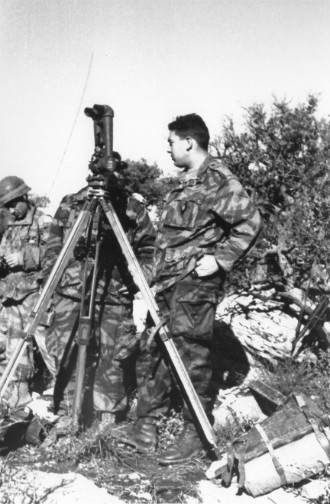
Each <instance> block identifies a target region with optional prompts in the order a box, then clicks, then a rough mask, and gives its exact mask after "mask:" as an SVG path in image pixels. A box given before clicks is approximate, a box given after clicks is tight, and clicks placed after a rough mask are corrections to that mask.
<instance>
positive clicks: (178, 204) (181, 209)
mask: <svg viewBox="0 0 330 504" xmlns="http://www.w3.org/2000/svg"><path fill="white" fill-rule="evenodd" d="M201 203H202V200H201V199H199V198H189V199H185V200H181V199H177V200H174V201H172V202H171V204H170V208H169V209H168V210H167V212H166V215H165V216H164V225H165V226H169V227H174V228H178V229H193V228H194V227H195V223H196V219H197V216H198V213H199V209H200V206H201Z"/></svg>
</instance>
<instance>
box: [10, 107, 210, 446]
mask: <svg viewBox="0 0 330 504" xmlns="http://www.w3.org/2000/svg"><path fill="white" fill-rule="evenodd" d="M85 114H86V115H87V116H89V117H91V118H92V119H93V121H94V136H95V152H94V156H93V157H92V161H91V163H90V165H89V167H90V169H91V171H92V172H93V174H94V176H92V177H91V178H90V179H89V187H90V188H91V191H90V192H91V198H90V199H89V200H87V201H86V202H85V204H84V206H83V208H82V210H81V212H80V214H79V215H78V218H77V220H76V222H75V224H74V226H73V228H72V231H71V233H70V235H69V237H68V238H67V240H66V242H65V244H64V246H63V248H62V250H61V252H60V254H59V256H58V258H57V261H56V263H55V265H54V267H53V269H52V272H51V274H50V275H49V278H48V280H47V282H46V284H45V286H44V288H43V290H42V292H41V294H40V297H39V299H38V302H37V303H36V305H35V307H34V309H33V310H32V312H31V314H30V316H29V320H28V322H27V324H26V327H25V329H24V335H23V338H22V340H21V341H20V342H19V343H18V345H17V347H16V349H15V351H14V353H13V355H12V356H11V358H10V360H9V362H8V364H7V367H6V369H5V371H4V373H3V376H2V378H1V380H0V398H1V397H2V396H3V394H4V392H5V390H6V387H7V386H8V383H9V381H10V380H11V378H12V376H13V374H14V372H15V370H16V367H17V365H18V363H19V359H20V357H21V355H22V354H23V352H24V350H25V347H26V345H27V344H28V340H29V338H30V337H31V336H32V335H33V334H34V332H35V330H36V328H37V325H38V323H39V322H40V320H41V317H42V314H43V312H44V311H45V310H46V308H47V306H48V303H49V301H50V299H51V297H52V294H53V292H54V290H55V288H56V286H57V284H58V282H59V280H60V278H61V276H62V274H63V273H64V270H65V268H66V266H67V264H68V261H69V259H70V257H71V256H72V254H73V251H74V249H75V247H76V245H77V243H78V240H79V238H80V237H81V236H82V234H83V232H84V231H85V230H86V227H87V230H88V231H87V245H89V243H90V236H91V232H92V225H93V221H94V223H95V220H96V221H97V222H98V224H97V226H96V228H97V233H96V246H95V259H94V265H93V272H92V279H91V287H90V297H89V306H88V310H87V313H85V309H84V296H85V294H86V284H87V282H86V278H87V276H88V269H89V265H88V260H86V262H85V270H84V281H83V290H82V303H81V309H80V320H79V329H78V341H77V342H78V359H77V372H76V384H75V396H74V405H73V414H72V426H73V429H75V430H76V431H78V430H79V425H80V423H81V409H82V397H83V384H84V374H85V365H86V355H87V346H88V343H89V340H90V333H91V329H92V321H93V310H94V302H95V292H96V283H97V273H98V260H99V253H100V236H99V235H100V218H101V215H103V216H104V217H105V219H106V220H107V221H108V223H109V225H110V227H111V229H112V232H113V234H114V235H115V237H116V239H117V241H118V244H119V247H120V249H121V251H122V253H123V255H124V257H125V259H126V262H127V267H128V270H129V272H130V274H131V276H132V278H133V281H134V283H135V285H136V286H137V288H138V289H139V290H140V292H141V294H142V297H143V299H144V301H145V303H146V305H147V307H148V310H149V313H150V316H151V318H152V320H153V323H154V328H153V335H156V333H158V334H159V336H160V339H161V341H162V343H163V345H164V347H165V350H166V352H167V355H168V357H169V361H170V363H171V366H172V368H173V371H174V373H175V375H176V377H177V379H178V383H179V386H180V388H181V390H182V392H183V395H184V397H185V398H186V401H187V402H188V404H189V406H190V407H191V409H192V412H193V414H194V417H195V419H196V421H197V422H198V424H199V427H200V429H201V431H202V433H203V434H204V437H205V439H206V440H207V442H208V443H209V444H210V445H211V447H212V449H213V450H214V451H215V453H216V454H217V447H216V435H215V432H214V430H213V428H212V427H211V425H210V423H209V420H208V418H207V416H206V414H205V411H204V409H203V407H202V405H201V403H200V400H199V397H198V395H197V393H196V391H195V389H194V387H193V385H192V383H191V380H190V377H189V375H188V373H187V371H186V369H185V366H184V364H183V362H182V360H181V357H180V355H179V353H178V351H177V349H176V346H175V345H174V342H173V341H172V339H171V337H170V334H169V331H168V329H167V327H166V325H165V321H164V320H163V319H162V317H161V314H160V313H159V308H158V305H157V303H156V300H155V298H154V295H153V293H152V291H151V289H150V287H149V285H148V283H147V281H146V279H145V277H144V274H143V271H142V269H141V266H140V264H139V262H138V261H137V259H136V257H135V254H134V252H133V249H132V247H131V245H130V242H129V240H128V238H127V236H126V233H125V231H124V230H123V227H122V225H121V222H120V220H119V219H118V216H117V214H116V212H115V210H114V207H113V205H112V203H111V198H110V197H109V192H108V182H107V176H108V175H109V173H111V172H113V170H114V159H113V155H112V119H113V116H114V113H113V110H112V109H111V108H110V107H108V106H106V105H94V107H93V108H92V109H85ZM95 216H96V219H95ZM193 269H194V268H192V269H191V271H192V270H193ZM188 273H189V271H188V272H187V274H188Z"/></svg>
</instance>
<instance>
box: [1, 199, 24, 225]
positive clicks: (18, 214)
mask: <svg viewBox="0 0 330 504" xmlns="http://www.w3.org/2000/svg"><path fill="white" fill-rule="evenodd" d="M6 207H7V208H8V209H9V211H10V213H11V214H12V215H13V216H14V218H15V220H22V219H24V217H25V216H26V214H27V211H28V204H27V201H26V200H25V199H24V198H16V199H14V200H12V201H9V202H8V203H7V205H6Z"/></svg>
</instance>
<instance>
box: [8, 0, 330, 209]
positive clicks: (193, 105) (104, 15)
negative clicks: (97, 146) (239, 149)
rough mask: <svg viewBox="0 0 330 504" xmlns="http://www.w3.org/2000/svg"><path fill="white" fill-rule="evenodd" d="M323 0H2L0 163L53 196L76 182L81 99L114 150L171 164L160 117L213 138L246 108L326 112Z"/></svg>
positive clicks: (329, 104) (86, 137) (326, 15)
mask: <svg viewBox="0 0 330 504" xmlns="http://www.w3.org/2000/svg"><path fill="white" fill-rule="evenodd" d="M329 24H330V2H329V1H328V0H320V1H319V0H308V1H304V0H166V1H165V0H133V1H131V0H25V1H24V0H0V51H1V58H0V86H1V87H0V89H1V94H0V110H1V119H2V120H1V122H0V132H1V138H2V142H1V149H0V166H1V175H0V177H1V178H3V177H5V176H7V175H17V176H19V177H22V178H23V179H24V180H25V181H26V183H27V184H28V185H29V186H30V187H31V188H32V192H33V193H36V194H40V195H43V194H44V195H47V196H49V198H50V199H51V205H50V207H49V212H50V213H53V212H54V211H55V209H56V207H57V205H58V204H59V202H60V200H61V198H62V197H63V196H64V195H65V194H68V193H71V192H75V191H77V190H79V189H80V188H81V187H82V186H83V185H84V184H85V179H86V177H87V175H88V162H89V160H90V158H91V155H92V153H93V149H94V136H93V121H92V120H91V119H90V118H88V117H86V115H85V114H84V109H85V107H92V106H93V105H94V104H106V105H109V106H110V107H111V108H113V110H114V113H115V117H114V149H115V150H117V151H119V152H120V153H121V155H122V157H123V159H127V158H128V159H131V160H139V159H141V158H144V159H146V160H147V161H148V162H149V163H154V162H156V163H157V164H158V166H159V167H160V168H161V169H162V170H163V171H164V173H165V174H168V173H172V170H173V167H172V163H171V159H170V157H169V155H168V154H167V152H166V151H167V141H166V140H167V134H168V130H167V124H168V123H169V122H170V121H171V120H173V119H174V118H175V117H176V116H177V115H181V114H187V113H191V112H196V113H198V114H200V115H201V116H202V117H203V119H204V120H205V122H206V124H207V125H208V127H209V130H210V134H211V137H213V136H214V135H219V134H221V130H222V125H223V122H224V120H225V118H226V117H227V116H229V117H232V118H233V119H234V122H235V124H236V125H237V127H239V125H240V124H242V121H243V117H244V108H246V107H248V106H250V105H252V104H253V103H264V104H265V105H266V106H268V107H269V106H270V104H271V103H272V101H273V99H274V96H276V97H277V98H278V99H287V100H288V101H290V102H291V103H292V104H294V105H295V104H298V103H301V102H304V101H305V100H306V98H307V96H308V94H309V93H313V94H316V95H317V96H319V100H320V102H319V114H320V116H322V117H328V116H329V114H330V49H329V48H330V30H329Z"/></svg>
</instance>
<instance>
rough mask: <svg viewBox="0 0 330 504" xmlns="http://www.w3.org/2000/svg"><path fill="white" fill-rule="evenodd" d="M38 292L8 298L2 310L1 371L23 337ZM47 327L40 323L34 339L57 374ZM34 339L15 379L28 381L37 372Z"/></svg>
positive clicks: (0, 312) (0, 322)
mask: <svg viewBox="0 0 330 504" xmlns="http://www.w3.org/2000/svg"><path fill="white" fill-rule="evenodd" d="M38 296H39V294H38V292H34V293H31V294H29V295H28V296H26V297H25V298H24V299H23V300H20V301H15V300H6V301H5V302H3V304H2V306H1V310H0V345H1V346H2V347H3V348H4V349H5V351H4V352H3V353H1V354H0V358H2V360H1V362H0V373H1V374H2V373H3V371H4V369H5V368H6V366H7V364H8V361H9V359H10V357H11V356H12V354H13V352H14V350H15V348H16V347H17V345H18V343H19V341H20V339H21V338H22V337H23V332H24V328H25V326H26V323H27V320H28V316H29V314H30V312H31V311H32V309H33V307H34V306H35V304H36V302H37V300H38ZM46 332H47V329H46V327H44V326H42V325H39V326H38V327H37V329H36V331H35V334H34V340H35V342H36V343H37V345H38V348H39V351H40V353H41V356H42V358H43V360H44V362H45V364H46V366H47V367H48V369H49V371H50V373H51V374H55V372H56V370H55V366H54V364H53V362H52V360H51V358H50V356H49V354H48V352H47V349H46ZM33 343H34V342H33V341H32V340H31V341H30V342H29V343H28V345H27V347H26V349H25V351H24V353H23V354H22V357H21V358H20V361H19V364H18V367H17V368H16V371H15V374H14V377H13V379H14V380H16V381H20V382H27V381H28V380H30V379H31V378H32V377H33V376H34V373H35V366H34V353H33Z"/></svg>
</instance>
